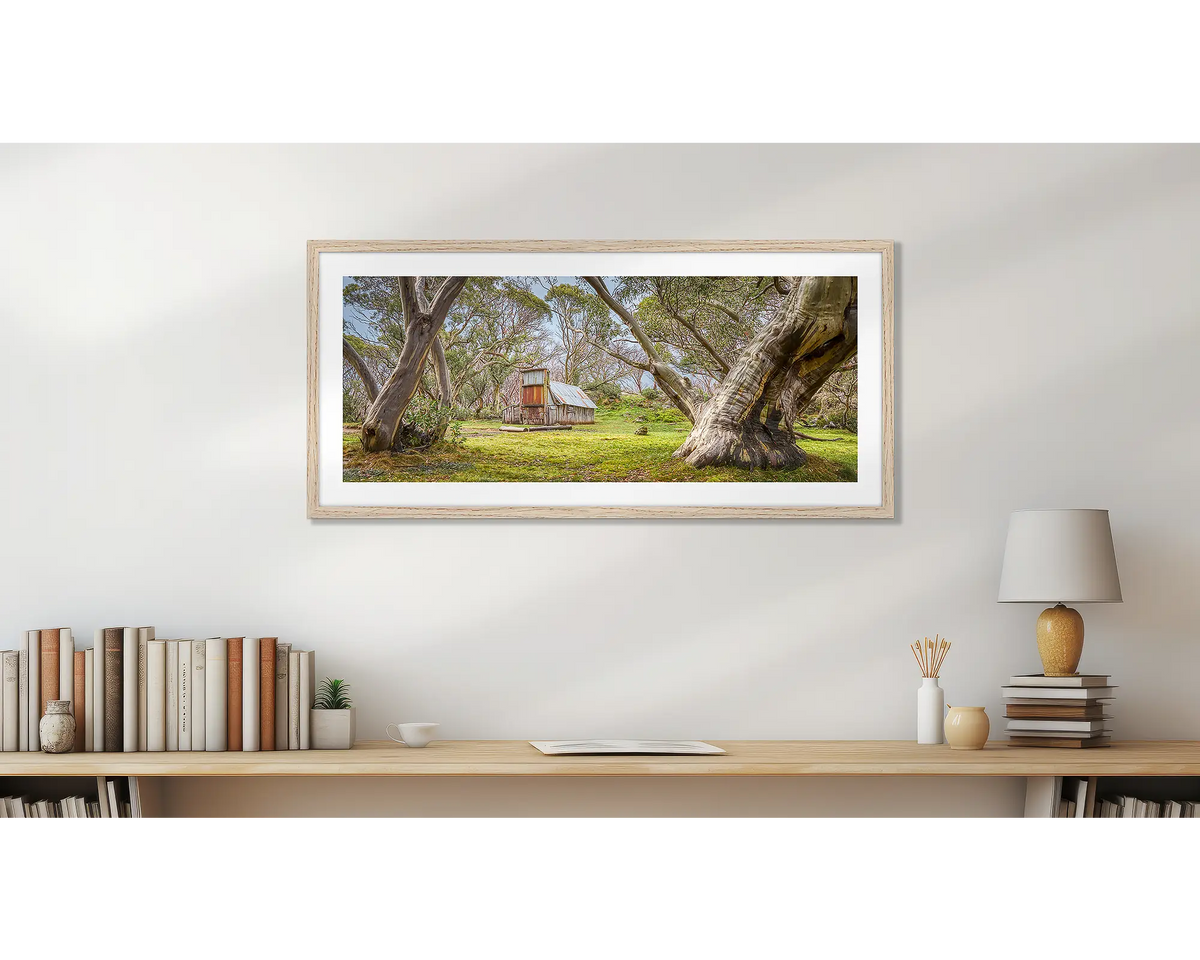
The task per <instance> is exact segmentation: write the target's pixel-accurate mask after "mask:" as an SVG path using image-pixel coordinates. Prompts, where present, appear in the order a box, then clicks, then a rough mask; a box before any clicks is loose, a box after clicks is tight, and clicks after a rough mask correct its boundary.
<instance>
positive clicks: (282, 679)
mask: <svg viewBox="0 0 1200 960" xmlns="http://www.w3.org/2000/svg"><path fill="white" fill-rule="evenodd" d="M291 652H292V645H291V644H290V643H276V644H275V749H276V750H286V749H287V748H288V703H289V702H290V699H291V695H290V694H289V692H288V669H289V667H290V658H289V654H291Z"/></svg>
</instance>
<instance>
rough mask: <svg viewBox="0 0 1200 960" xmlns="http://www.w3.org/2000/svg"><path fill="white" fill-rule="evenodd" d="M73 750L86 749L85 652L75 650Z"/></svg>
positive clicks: (86, 689)
mask: <svg viewBox="0 0 1200 960" xmlns="http://www.w3.org/2000/svg"><path fill="white" fill-rule="evenodd" d="M74 660H75V678H74V679H75V752H76V753H83V752H85V751H86V750H88V749H89V748H88V742H87V697H88V686H87V653H86V652H84V651H83V650H76V651H75V657H74Z"/></svg>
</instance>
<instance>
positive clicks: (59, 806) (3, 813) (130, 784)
mask: <svg viewBox="0 0 1200 960" xmlns="http://www.w3.org/2000/svg"><path fill="white" fill-rule="evenodd" d="M141 816H142V795H141V791H140V789H139V788H138V779H137V777H114V778H113V779H111V780H110V779H106V778H104V777H97V778H96V799H95V800H92V799H91V798H90V797H64V798H63V799H61V800H30V799H29V798H28V797H0V820H22V819H29V820H39V819H40V820H57V819H67V820H72V819H83V818H100V819H109V818H112V817H124V818H131V817H138V818H140V817H141Z"/></svg>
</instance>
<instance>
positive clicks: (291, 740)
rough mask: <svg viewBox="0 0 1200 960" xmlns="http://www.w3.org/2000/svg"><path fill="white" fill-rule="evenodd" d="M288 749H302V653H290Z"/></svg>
mask: <svg viewBox="0 0 1200 960" xmlns="http://www.w3.org/2000/svg"><path fill="white" fill-rule="evenodd" d="M287 702H288V708H287V715H288V744H287V746H288V749H289V750H299V749H300V652H299V651H298V650H291V651H289V652H288V698H287Z"/></svg>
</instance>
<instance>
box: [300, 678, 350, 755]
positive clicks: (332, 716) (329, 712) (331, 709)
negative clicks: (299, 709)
mask: <svg viewBox="0 0 1200 960" xmlns="http://www.w3.org/2000/svg"><path fill="white" fill-rule="evenodd" d="M349 690H350V684H348V683H347V682H346V681H345V680H331V679H330V678H329V677H326V678H325V679H324V680H322V681H321V689H320V690H319V691H318V693H317V699H316V702H315V703H313V708H312V727H311V728H310V738H311V740H312V748H313V749H314V750H349V749H350V748H351V747H353V746H354V705H353V703H351V701H350V693H349Z"/></svg>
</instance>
